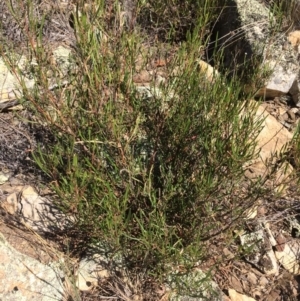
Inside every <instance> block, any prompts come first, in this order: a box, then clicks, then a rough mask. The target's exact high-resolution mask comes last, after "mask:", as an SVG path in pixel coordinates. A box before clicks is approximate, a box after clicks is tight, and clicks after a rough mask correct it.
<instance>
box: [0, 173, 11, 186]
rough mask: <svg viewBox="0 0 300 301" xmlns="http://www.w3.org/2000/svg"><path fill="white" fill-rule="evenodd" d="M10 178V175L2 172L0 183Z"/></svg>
mask: <svg viewBox="0 0 300 301" xmlns="http://www.w3.org/2000/svg"><path fill="white" fill-rule="evenodd" d="M8 180H9V176H8V175H6V174H4V173H2V172H0V185H2V184H4V183H5V182H7V181H8Z"/></svg>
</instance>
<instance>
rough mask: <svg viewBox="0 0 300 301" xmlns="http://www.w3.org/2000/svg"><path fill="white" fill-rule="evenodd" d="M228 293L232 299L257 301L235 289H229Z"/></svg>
mask: <svg viewBox="0 0 300 301" xmlns="http://www.w3.org/2000/svg"><path fill="white" fill-rule="evenodd" d="M228 293H229V297H230V299H231V301H255V300H254V299H253V298H251V297H248V296H246V295H243V294H239V293H238V292H236V291H235V290H234V289H229V290H228Z"/></svg>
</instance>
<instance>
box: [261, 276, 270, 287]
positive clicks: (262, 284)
mask: <svg viewBox="0 0 300 301" xmlns="http://www.w3.org/2000/svg"><path fill="white" fill-rule="evenodd" d="M267 284H269V280H268V279H267V278H266V277H264V276H262V277H261V278H260V279H259V285H260V286H262V287H265V286H266V285H267Z"/></svg>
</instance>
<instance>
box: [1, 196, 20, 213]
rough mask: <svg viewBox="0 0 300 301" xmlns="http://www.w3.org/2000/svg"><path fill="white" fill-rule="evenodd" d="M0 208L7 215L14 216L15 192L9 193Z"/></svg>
mask: <svg viewBox="0 0 300 301" xmlns="http://www.w3.org/2000/svg"><path fill="white" fill-rule="evenodd" d="M1 207H2V208H3V209H4V210H5V211H7V212H8V213H9V214H11V215H14V214H15V213H16V212H17V210H18V198H17V194H16V193H15V192H13V193H11V194H10V195H9V196H8V197H7V198H6V201H4V202H2V203H1Z"/></svg>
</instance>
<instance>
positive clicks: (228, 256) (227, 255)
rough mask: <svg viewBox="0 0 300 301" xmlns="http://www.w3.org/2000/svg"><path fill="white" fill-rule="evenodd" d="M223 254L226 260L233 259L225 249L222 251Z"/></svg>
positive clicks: (232, 255) (230, 253)
mask: <svg viewBox="0 0 300 301" xmlns="http://www.w3.org/2000/svg"><path fill="white" fill-rule="evenodd" d="M223 253H224V255H225V257H226V259H233V258H234V254H233V253H232V252H230V251H229V250H228V249H227V248H224V249H223Z"/></svg>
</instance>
